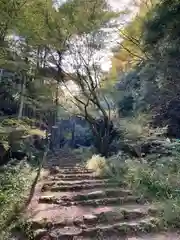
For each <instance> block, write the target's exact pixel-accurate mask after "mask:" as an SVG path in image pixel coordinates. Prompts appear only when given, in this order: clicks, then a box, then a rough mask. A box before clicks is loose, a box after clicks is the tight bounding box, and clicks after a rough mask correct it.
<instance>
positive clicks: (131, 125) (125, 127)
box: [118, 114, 150, 140]
mask: <svg viewBox="0 0 180 240" xmlns="http://www.w3.org/2000/svg"><path fill="white" fill-rule="evenodd" d="M149 118H150V116H149V115H147V114H138V115H136V116H134V117H131V118H127V117H126V118H122V119H121V121H120V122H119V124H118V125H119V129H120V131H121V132H122V133H123V136H124V137H125V138H127V139H130V140H137V139H141V138H143V137H147V136H148V135H149V126H148V123H149Z"/></svg>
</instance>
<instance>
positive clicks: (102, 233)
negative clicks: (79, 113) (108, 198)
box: [41, 217, 159, 240]
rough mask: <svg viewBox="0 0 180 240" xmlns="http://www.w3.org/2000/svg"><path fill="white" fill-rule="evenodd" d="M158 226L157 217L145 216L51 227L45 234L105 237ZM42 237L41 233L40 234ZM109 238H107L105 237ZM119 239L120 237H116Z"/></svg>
mask: <svg viewBox="0 0 180 240" xmlns="http://www.w3.org/2000/svg"><path fill="white" fill-rule="evenodd" d="M158 227H159V221H158V219H156V218H154V217H147V218H144V219H139V220H136V221H135V220H133V221H124V222H117V223H115V224H97V225H96V226H93V227H87V228H86V226H84V227H81V228H80V227H76V226H67V227H63V228H60V227H58V228H55V227H54V228H53V229H52V230H47V232H46V234H48V233H49V237H50V239H59V240H63V239H68V240H70V239H72V240H73V239H75V238H74V237H79V238H77V239H80V237H90V239H92V238H95V239H105V238H106V237H109V236H112V235H114V236H115V235H116V236H118V237H120V236H128V235H132V234H137V233H144V232H149V231H153V230H154V231H155V230H157V229H158ZM41 237H42V235H41ZM106 239H109V238H106ZM116 239H120V238H116Z"/></svg>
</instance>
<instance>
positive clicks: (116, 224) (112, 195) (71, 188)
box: [28, 154, 180, 240]
mask: <svg viewBox="0 0 180 240" xmlns="http://www.w3.org/2000/svg"><path fill="white" fill-rule="evenodd" d="M59 156H60V157H61V159H60V162H59V160H58V158H54V159H52V160H53V161H52V162H51V165H54V167H52V168H51V171H50V172H49V174H47V175H46V177H45V178H44V180H42V181H40V183H39V184H38V186H37V189H36V193H35V196H34V198H33V199H32V202H31V204H30V206H29V208H28V214H29V216H30V218H29V221H30V222H31V223H32V227H33V232H34V239H36V240H55V239H57V240H64V239H65V240H71V239H77V240H90V239H105V240H107V239H108V240H115V239H123V240H125V239H127V240H178V239H180V235H178V234H175V233H174V234H172V233H160V234H156V233H155V232H157V229H158V219H157V218H156V213H157V210H156V209H155V208H154V207H153V206H151V205H150V204H148V203H146V202H145V201H144V200H143V199H140V198H139V197H138V196H134V195H133V194H132V192H131V191H129V190H127V189H126V188H125V186H122V185H120V184H117V183H115V182H112V180H111V181H110V180H109V179H101V178H98V177H97V176H95V175H94V173H93V172H91V171H88V170H87V169H85V168H84V167H82V166H80V165H76V164H75V163H72V159H70V158H71V156H69V154H67V155H66V154H64V155H63V154H61V155H59ZM75 162H77V161H75ZM55 165H60V166H61V168H60V167H55ZM48 167H49V166H48ZM150 232H152V233H151V234H150ZM145 233H146V234H145ZM144 234H145V235H144Z"/></svg>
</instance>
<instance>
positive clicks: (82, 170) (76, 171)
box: [50, 167, 93, 174]
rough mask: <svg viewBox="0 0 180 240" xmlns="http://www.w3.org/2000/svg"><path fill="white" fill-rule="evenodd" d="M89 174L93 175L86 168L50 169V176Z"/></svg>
mask: <svg viewBox="0 0 180 240" xmlns="http://www.w3.org/2000/svg"><path fill="white" fill-rule="evenodd" d="M88 173H89V174H91V173H93V171H92V170H89V169H87V168H79V167H72V168H68V167H67V168H66V167H63V168H58V167H54V168H51V169H50V174H88Z"/></svg>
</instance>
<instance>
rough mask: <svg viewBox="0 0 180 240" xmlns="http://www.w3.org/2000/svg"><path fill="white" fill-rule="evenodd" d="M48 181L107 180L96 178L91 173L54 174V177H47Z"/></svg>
mask: <svg viewBox="0 0 180 240" xmlns="http://www.w3.org/2000/svg"><path fill="white" fill-rule="evenodd" d="M49 179H52V180H64V179H66V180H68V181H73V180H80V179H82V180H83V179H108V178H105V177H101V176H96V175H95V174H93V173H92V174H91V173H86V174H67V175H66V174H56V175H54V176H49Z"/></svg>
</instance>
